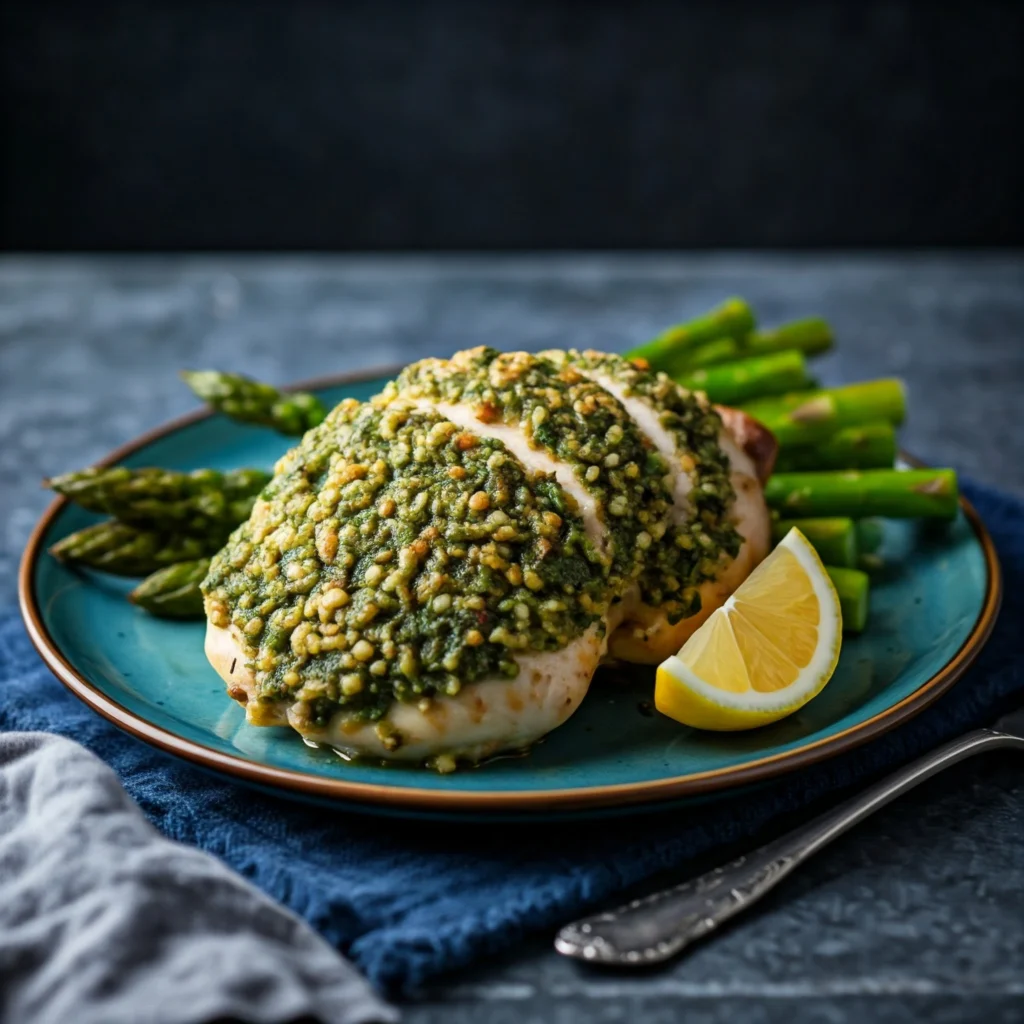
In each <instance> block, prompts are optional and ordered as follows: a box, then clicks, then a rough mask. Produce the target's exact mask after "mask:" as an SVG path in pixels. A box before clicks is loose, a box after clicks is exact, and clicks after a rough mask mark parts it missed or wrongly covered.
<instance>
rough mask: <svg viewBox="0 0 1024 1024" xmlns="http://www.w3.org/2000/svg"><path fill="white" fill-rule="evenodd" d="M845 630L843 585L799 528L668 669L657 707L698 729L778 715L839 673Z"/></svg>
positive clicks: (662, 669) (727, 727) (662, 671)
mask: <svg viewBox="0 0 1024 1024" xmlns="http://www.w3.org/2000/svg"><path fill="white" fill-rule="evenodd" d="M842 635H843V619H842V613H841V611H840V610H839V597H838V595H837V594H836V588H835V587H834V586H833V584H832V581H831V580H830V579H829V576H828V573H827V572H826V571H825V567H824V566H823V565H822V564H821V559H820V558H819V557H818V553H817V552H816V551H815V550H814V548H812V547H811V545H810V543H809V541H808V540H807V538H806V537H805V536H804V535H803V534H802V533H801V532H800V531H799V529H797V528H796V527H794V528H793V529H791V530H790V531H789V533H787V534H786V536H785V537H784V538H783V540H782V542H781V543H780V544H779V545H778V547H776V548H775V550H774V551H773V552H772V553H771V554H770V555H769V556H768V557H767V558H766V559H765V560H764V561H763V562H762V563H761V564H760V565H759V566H758V567H757V568H756V569H755V570H754V571H753V572H752V573H751V574H750V576H748V577H747V579H746V580H745V581H744V582H743V583H742V584H741V586H740V587H739V589H738V590H737V591H736V592H735V593H734V594H733V595H732V596H731V597H730V598H729V599H728V600H727V601H726V602H725V604H724V605H722V607H721V608H717V609H716V610H715V611H714V612H713V613H712V614H711V615H710V616H709V617H708V620H707V621H706V622H705V623H704V624H703V625H702V626H701V627H700V629H698V630H697V631H696V632H695V633H694V634H693V636H691V637H690V639H689V640H687V641H686V643H685V644H684V645H683V647H682V649H681V650H680V651H679V653H678V654H675V655H673V656H672V657H671V658H666V659H665V661H663V662H662V663H661V664H660V665H659V666H658V677H657V683H656V684H655V689H654V703H655V706H656V707H657V709H658V710H659V711H660V712H662V714H665V715H668V716H669V717H670V718H674V719H676V721H678V722H682V723H683V724H684V725H689V726H692V727H693V728H695V729H713V730H716V731H721V732H731V731H734V730H740V729H755V728H757V727H758V726H761V725H767V724H768V723H769V722H776V721H778V720H779V719H780V718H785V717H786V715H790V714H792V713H793V712H794V711H796V710H797V709H798V708H802V707H803V706H804V705H805V704H806V703H807V702H808V701H809V700H810V699H811V698H812V697H814V696H815V695H816V694H818V693H820V692H821V690H822V688H823V687H824V686H825V684H826V683H827V682H828V681H829V679H831V678H832V673H833V672H834V671H835V668H836V662H837V661H838V660H839V646H840V644H841V642H842Z"/></svg>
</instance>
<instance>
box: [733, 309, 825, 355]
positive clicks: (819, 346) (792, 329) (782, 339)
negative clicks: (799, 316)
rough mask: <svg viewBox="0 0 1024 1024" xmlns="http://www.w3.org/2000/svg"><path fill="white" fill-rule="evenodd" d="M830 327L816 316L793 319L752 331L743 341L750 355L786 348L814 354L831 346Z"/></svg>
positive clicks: (764, 353) (784, 349) (780, 350)
mask: <svg viewBox="0 0 1024 1024" xmlns="http://www.w3.org/2000/svg"><path fill="white" fill-rule="evenodd" d="M832 340H833V336H832V328H831V327H830V326H829V325H828V324H827V323H826V322H825V321H824V320H820V319H818V318H817V317H812V318H809V319H807V320H794V321H793V322H792V323H789V324H782V325H781V326H779V327H775V328H773V329H772V330H770V331H754V332H753V333H752V334H751V335H750V336H749V337H748V338H747V339H746V341H744V343H743V348H744V350H745V351H746V352H748V353H749V354H750V355H758V356H761V355H769V354H771V353H772V352H784V351H786V350H787V349H791V348H795V349H799V350H800V351H801V352H803V353H804V355H807V356H814V355H818V353H820V352H827V351H828V350H829V349H830V348H831V347H832Z"/></svg>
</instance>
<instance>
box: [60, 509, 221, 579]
mask: <svg viewBox="0 0 1024 1024" xmlns="http://www.w3.org/2000/svg"><path fill="white" fill-rule="evenodd" d="M229 532H230V531H229V530H228V529H226V528H221V529H218V530H214V531H213V532H211V533H209V534H208V535H206V536H204V537H198V536H197V537H188V536H181V535H175V534H165V533H160V532H158V531H155V530H140V529H138V528H137V527H134V526H129V525H128V524H127V523H119V522H117V521H116V520H108V521H106V522H103V523H96V524H94V525H93V526H87V527H85V529H83V530H78V531H77V532H75V533H71V534H68V536H67V537H64V538H63V539H61V540H59V541H57V543H56V544H54V545H53V546H52V547H51V548H50V554H51V555H53V557H54V558H56V559H57V560H58V561H61V562H70V563H74V564H75V565H83V566H86V567H87V568H89V569H99V570H101V571H102V572H109V573H111V574H112V575H114V576H146V575H148V574H149V573H151V572H154V571H155V570H157V569H160V568H162V567H163V566H167V565H173V564H174V563H175V562H185V561H191V560H193V559H196V558H201V557H203V556H204V555H212V554H214V553H215V552H216V551H217V550H219V549H220V548H222V547H223V546H224V543H225V541H226V540H227V539H228V533H229Z"/></svg>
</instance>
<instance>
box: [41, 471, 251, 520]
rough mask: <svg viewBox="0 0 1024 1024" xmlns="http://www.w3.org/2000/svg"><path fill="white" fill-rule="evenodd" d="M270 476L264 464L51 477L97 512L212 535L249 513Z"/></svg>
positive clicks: (61, 489)
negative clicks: (225, 470) (228, 468)
mask: <svg viewBox="0 0 1024 1024" xmlns="http://www.w3.org/2000/svg"><path fill="white" fill-rule="evenodd" d="M269 480H270V474H269V473H266V472H264V471H263V470H261V469H235V470H231V471H230V472H228V473H221V472H218V471H217V470H214V469H197V470H195V471H193V472H191V473H183V472H179V471H176V470H170V469H156V468H144V469H129V468H127V467H126V466H111V467H109V468H107V469H84V470H80V471H79V472H76V473H66V474H64V475H63V476H58V477H54V478H53V479H51V480H47V481H45V483H46V486H47V487H50V488H52V489H53V490H55V491H56V492H57V493H58V494H63V495H64V496H65V497H67V498H70V499H71V500H72V501H74V502H75V503H76V504H78V505H81V506H82V507H83V508H87V509H89V510H90V511H91V512H102V513H105V514H106V515H109V516H113V517H114V518H115V519H119V520H121V521H122V522H124V523H129V524H130V525H132V526H139V527H141V528H143V529H148V530H164V531H169V532H182V533H189V534H200V535H206V534H209V533H210V532H211V531H212V530H213V529H214V528H216V527H234V526H237V525H238V524H239V523H240V522H242V521H243V520H244V519H246V518H247V517H248V515H249V513H250V512H251V511H252V506H253V503H254V502H255V500H256V496H257V494H259V492H260V491H261V490H262V489H263V488H264V486H266V484H267V483H268V481H269Z"/></svg>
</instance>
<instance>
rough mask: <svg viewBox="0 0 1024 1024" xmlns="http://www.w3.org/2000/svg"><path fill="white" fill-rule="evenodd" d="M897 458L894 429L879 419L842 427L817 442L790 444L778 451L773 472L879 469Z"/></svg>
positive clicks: (889, 465) (888, 465) (889, 464)
mask: <svg viewBox="0 0 1024 1024" xmlns="http://www.w3.org/2000/svg"><path fill="white" fill-rule="evenodd" d="M895 458H896V431H895V429H894V428H893V425H892V424H891V423H888V422H886V421H885V420H879V421H877V422H876V423H865V424H863V425H862V426H856V427H844V428H843V429H842V430H837V431H836V432H835V433H834V434H832V435H831V437H826V438H825V439H824V440H822V441H819V442H818V443H817V444H809V445H789V446H787V447H785V448H783V449H781V451H780V452H779V455H778V458H777V459H776V461H775V471H776V472H779V473H789V472H793V471H794V470H796V471H802V470H809V469H881V468H883V467H891V466H892V464H893V461H894V460H895Z"/></svg>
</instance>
